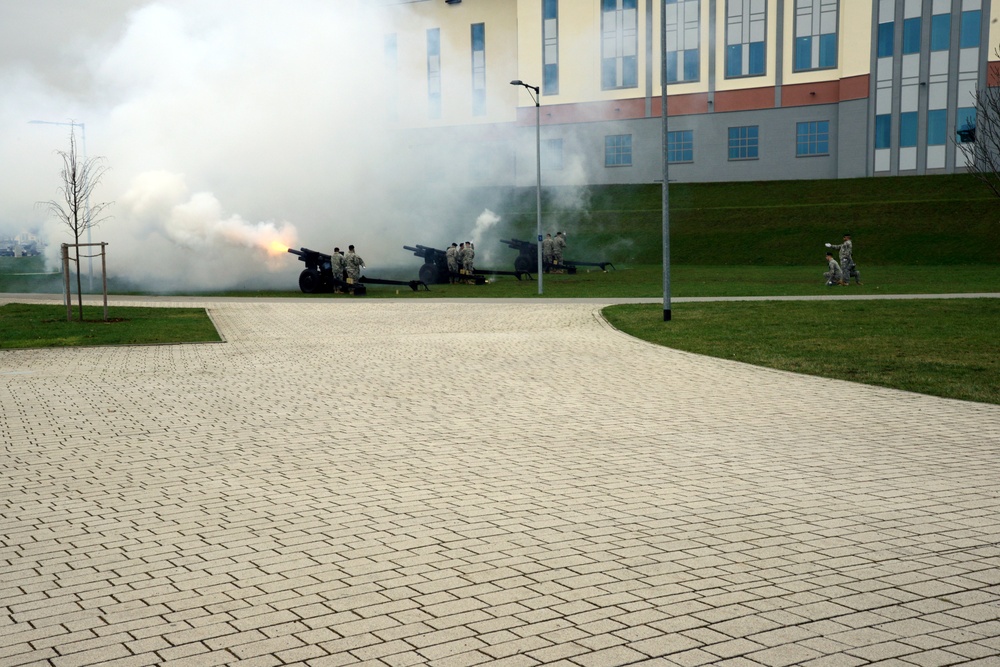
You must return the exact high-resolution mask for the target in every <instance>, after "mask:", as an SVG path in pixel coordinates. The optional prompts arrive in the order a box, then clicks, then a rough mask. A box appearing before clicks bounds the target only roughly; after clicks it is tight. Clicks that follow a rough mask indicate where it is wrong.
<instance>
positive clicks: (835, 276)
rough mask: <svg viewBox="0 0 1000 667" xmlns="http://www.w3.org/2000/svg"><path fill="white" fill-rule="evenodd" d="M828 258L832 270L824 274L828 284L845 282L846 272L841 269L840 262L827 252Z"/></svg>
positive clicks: (830, 285)
mask: <svg viewBox="0 0 1000 667" xmlns="http://www.w3.org/2000/svg"><path fill="white" fill-rule="evenodd" d="M826 258H827V260H828V263H829V266H830V270H829V271H827V272H825V273H824V274H823V277H824V278H826V284H827V286H828V287H832V286H834V285H839V284H841V283H842V282H844V273H843V271H841V270H840V264H837V260H835V259H834V258H833V255H830V254H827V256H826Z"/></svg>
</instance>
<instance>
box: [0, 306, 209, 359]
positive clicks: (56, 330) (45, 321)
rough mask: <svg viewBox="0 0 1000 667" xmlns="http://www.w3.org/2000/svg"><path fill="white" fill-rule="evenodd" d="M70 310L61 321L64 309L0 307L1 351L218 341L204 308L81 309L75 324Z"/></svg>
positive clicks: (61, 307)
mask: <svg viewBox="0 0 1000 667" xmlns="http://www.w3.org/2000/svg"><path fill="white" fill-rule="evenodd" d="M76 316H77V313H76V309H75V307H74V310H73V317H74V320H73V321H72V322H67V321H66V307H65V306H63V305H53V306H50V305H37V304H21V303H9V304H6V305H3V306H0V349H15V348H33V347H77V346H90V345H149V344H164V343H196V342H217V341H220V340H222V339H221V337H220V336H219V333H218V332H217V331H216V330H215V325H214V324H212V321H211V320H210V319H209V317H208V315H207V313H206V312H205V309H203V308H132V307H118V306H115V307H110V308H108V320H109V321H107V322H105V321H103V319H102V318H103V316H104V308H103V306H85V307H84V310H83V316H84V321H83V322H79V321H77V320H76V319H75V318H76Z"/></svg>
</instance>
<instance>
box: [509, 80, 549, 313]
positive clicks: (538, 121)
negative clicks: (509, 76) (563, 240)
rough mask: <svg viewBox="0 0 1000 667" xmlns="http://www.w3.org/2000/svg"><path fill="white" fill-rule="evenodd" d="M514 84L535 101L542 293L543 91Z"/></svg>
mask: <svg viewBox="0 0 1000 667" xmlns="http://www.w3.org/2000/svg"><path fill="white" fill-rule="evenodd" d="M510 85H512V86H524V88H525V89H526V90H527V91H528V94H529V95H531V99H533V100H534V101H535V205H536V209H537V210H536V218H535V220H536V225H537V228H538V229H537V232H536V233H537V238H536V241H537V243H536V245H537V246H538V260H537V261H538V293H539V294H541V293H542V273H543V268H544V267H543V266H542V108H541V104H540V102H541V93H539V89H538V86H531V85H528V84H527V83H525V82H524V81H521V80H520V79H514V80H513V81H511V82H510Z"/></svg>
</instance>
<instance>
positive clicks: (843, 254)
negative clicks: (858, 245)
mask: <svg viewBox="0 0 1000 667" xmlns="http://www.w3.org/2000/svg"><path fill="white" fill-rule="evenodd" d="M826 247H827V248H836V249H837V250H838V251H840V269H841V271H843V274H844V285H849V284H850V283H851V277H853V278H854V281H855V282H856V283H857V284H858V285H861V284H862V283H861V274H860V273H858V266H857V264H855V263H854V255H853V253H854V244H853V243H851V233H850V232H848V233H846V234H844V242H843V243H837V244H833V243H827V244H826Z"/></svg>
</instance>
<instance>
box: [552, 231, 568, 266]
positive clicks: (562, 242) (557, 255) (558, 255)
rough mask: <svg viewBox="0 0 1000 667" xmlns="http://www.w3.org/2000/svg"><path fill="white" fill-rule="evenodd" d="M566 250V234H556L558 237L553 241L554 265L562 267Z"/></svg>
mask: <svg viewBox="0 0 1000 667" xmlns="http://www.w3.org/2000/svg"><path fill="white" fill-rule="evenodd" d="M565 249H566V234H565V232H556V237H555V238H554V239H552V263H553V264H557V265H561V264H562V261H563V251H564V250H565Z"/></svg>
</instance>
